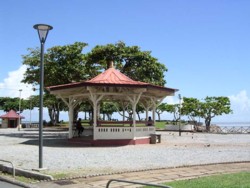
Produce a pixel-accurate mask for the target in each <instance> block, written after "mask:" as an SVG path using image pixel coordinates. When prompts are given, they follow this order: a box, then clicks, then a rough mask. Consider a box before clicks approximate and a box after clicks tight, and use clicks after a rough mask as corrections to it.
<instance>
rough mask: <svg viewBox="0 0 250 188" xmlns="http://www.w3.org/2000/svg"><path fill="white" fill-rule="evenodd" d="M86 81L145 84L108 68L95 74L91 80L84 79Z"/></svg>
mask: <svg viewBox="0 0 250 188" xmlns="http://www.w3.org/2000/svg"><path fill="white" fill-rule="evenodd" d="M86 82H87V83H103V84H126V85H130V84H131V85H147V83H145V82H139V81H135V80H132V79H131V78H129V77H127V76H126V75H124V74H122V73H121V72H120V71H118V70H116V69H114V68H109V69H107V70H106V71H104V72H103V73H101V74H99V75H97V76H96V77H94V78H92V79H91V80H88V81H86Z"/></svg>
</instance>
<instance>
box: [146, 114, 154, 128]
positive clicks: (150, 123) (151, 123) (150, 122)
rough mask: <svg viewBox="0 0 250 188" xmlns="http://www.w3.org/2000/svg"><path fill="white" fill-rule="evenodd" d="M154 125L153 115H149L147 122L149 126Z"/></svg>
mask: <svg viewBox="0 0 250 188" xmlns="http://www.w3.org/2000/svg"><path fill="white" fill-rule="evenodd" d="M152 125H153V121H152V119H151V116H149V117H148V122H147V126H152Z"/></svg>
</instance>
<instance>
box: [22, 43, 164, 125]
mask: <svg viewBox="0 0 250 188" xmlns="http://www.w3.org/2000/svg"><path fill="white" fill-rule="evenodd" d="M86 45H87V44H86V43H82V42H76V43H74V44H72V45H65V46H55V47H52V48H49V49H48V50H47V51H46V53H45V54H44V86H45V87H47V86H52V85H60V84H67V83H71V82H73V81H81V80H88V79H90V78H93V77H94V76H96V75H97V74H99V73H100V72H102V71H103V70H105V69H107V67H108V66H107V65H108V63H110V61H113V62H114V65H115V68H116V69H118V70H120V71H121V72H122V73H124V74H125V75H127V76H129V77H130V78H132V79H134V80H139V81H144V82H149V83H152V84H155V85H160V86H163V85H164V84H165V83H166V82H165V80H164V73H165V72H166V71H167V68H166V67H165V65H164V64H161V63H159V62H158V60H157V59H156V58H154V57H153V56H151V52H150V51H141V49H140V47H138V46H127V45H126V44H125V43H124V42H118V43H116V44H107V45H97V46H96V47H94V48H93V49H92V50H91V51H90V52H89V53H87V54H83V53H82V51H83V48H84V47H85V46H86ZM28 51H29V53H28V54H27V55H24V56H23V64H24V65H27V70H26V72H25V74H24V79H23V82H24V83H29V84H33V85H38V84H39V72H40V70H39V65H40V51H39V49H38V48H36V49H28ZM44 105H45V107H48V111H49V116H50V118H51V121H52V122H53V123H57V122H58V120H59V112H60V111H61V110H64V109H66V107H65V106H64V105H63V103H62V101H61V100H59V99H56V98H55V97H52V96H50V95H49V94H48V93H46V95H45V97H44ZM81 106H82V107H77V108H76V109H84V108H85V107H83V106H84V103H82V105H81ZM88 106H89V105H88ZM88 106H86V108H89V107H88ZM140 111H141V110H139V111H138V113H139V112H140ZM138 113H137V114H138ZM110 115H111V114H109V116H110ZM76 117H77V116H76Z"/></svg>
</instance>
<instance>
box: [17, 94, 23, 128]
mask: <svg viewBox="0 0 250 188" xmlns="http://www.w3.org/2000/svg"><path fill="white" fill-rule="evenodd" d="M19 92H20V93H19V122H18V127H17V129H18V131H20V129H21V93H22V90H21V89H19Z"/></svg>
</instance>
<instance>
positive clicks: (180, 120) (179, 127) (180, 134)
mask: <svg viewBox="0 0 250 188" xmlns="http://www.w3.org/2000/svg"><path fill="white" fill-rule="evenodd" d="M178 96H179V101H180V107H179V118H180V122H179V136H181V94H179V95H178Z"/></svg>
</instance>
